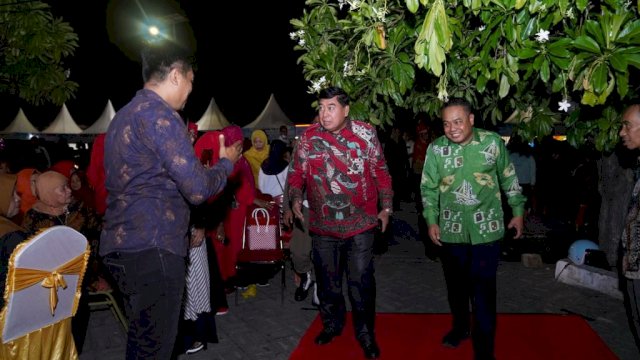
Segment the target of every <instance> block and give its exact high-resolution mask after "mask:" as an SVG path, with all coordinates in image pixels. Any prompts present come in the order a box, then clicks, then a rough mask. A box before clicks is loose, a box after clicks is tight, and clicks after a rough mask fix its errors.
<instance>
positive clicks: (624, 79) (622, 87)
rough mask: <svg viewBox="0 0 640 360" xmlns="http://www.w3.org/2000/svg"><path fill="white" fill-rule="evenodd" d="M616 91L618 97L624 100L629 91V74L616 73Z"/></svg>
mask: <svg viewBox="0 0 640 360" xmlns="http://www.w3.org/2000/svg"><path fill="white" fill-rule="evenodd" d="M616 90H618V95H620V97H621V98H624V97H625V96H626V95H627V92H628V91H629V74H627V73H616Z"/></svg>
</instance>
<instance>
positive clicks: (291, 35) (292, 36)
mask: <svg viewBox="0 0 640 360" xmlns="http://www.w3.org/2000/svg"><path fill="white" fill-rule="evenodd" d="M296 36H298V34H296V33H294V32H290V33H289V37H290V38H291V40H295V39H296Z"/></svg>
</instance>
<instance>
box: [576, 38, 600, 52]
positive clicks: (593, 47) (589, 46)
mask: <svg viewBox="0 0 640 360" xmlns="http://www.w3.org/2000/svg"><path fill="white" fill-rule="evenodd" d="M573 46H575V47H576V48H578V49H580V50H585V51H588V52H591V53H594V54H600V46H599V45H598V43H597V42H596V41H595V40H593V38H591V37H589V36H586V35H582V36H578V37H577V38H576V39H575V40H573Z"/></svg>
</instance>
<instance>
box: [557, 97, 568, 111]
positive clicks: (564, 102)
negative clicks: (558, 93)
mask: <svg viewBox="0 0 640 360" xmlns="http://www.w3.org/2000/svg"><path fill="white" fill-rule="evenodd" d="M558 106H559V107H558V111H564V112H569V108H570V107H571V104H570V103H569V102H568V101H567V99H562V101H560V102H559V103H558Z"/></svg>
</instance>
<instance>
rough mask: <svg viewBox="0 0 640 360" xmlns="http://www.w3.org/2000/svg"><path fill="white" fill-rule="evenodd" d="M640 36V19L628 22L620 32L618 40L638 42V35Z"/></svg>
mask: <svg viewBox="0 0 640 360" xmlns="http://www.w3.org/2000/svg"><path fill="white" fill-rule="evenodd" d="M638 36H640V20H635V21H631V22H629V23H627V26H625V27H624V28H623V29H622V31H620V34H618V39H617V41H618V42H621V43H625V44H627V43H632V42H633V43H637V42H638V39H637V37H638Z"/></svg>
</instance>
